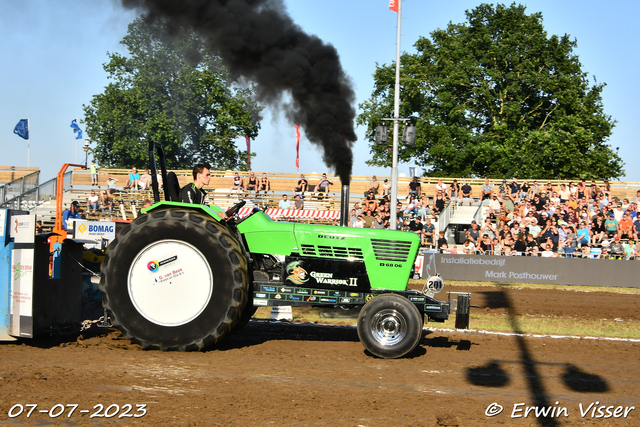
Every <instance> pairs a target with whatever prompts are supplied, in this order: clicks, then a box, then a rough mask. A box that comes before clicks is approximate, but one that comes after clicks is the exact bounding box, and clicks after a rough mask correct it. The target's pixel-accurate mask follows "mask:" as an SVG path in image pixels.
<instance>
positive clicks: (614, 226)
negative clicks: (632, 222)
mask: <svg viewBox="0 0 640 427" xmlns="http://www.w3.org/2000/svg"><path fill="white" fill-rule="evenodd" d="M604 229H605V231H606V233H607V236H609V238H612V237H613V236H619V235H620V227H619V226H618V221H617V220H616V218H615V216H614V215H613V214H610V215H609V217H608V218H607V219H606V220H605V222H604Z"/></svg>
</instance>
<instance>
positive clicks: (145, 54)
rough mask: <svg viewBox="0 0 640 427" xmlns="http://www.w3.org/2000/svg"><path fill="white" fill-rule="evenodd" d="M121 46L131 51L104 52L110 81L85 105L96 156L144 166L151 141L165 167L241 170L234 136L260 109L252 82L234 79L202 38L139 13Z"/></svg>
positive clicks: (250, 130)
mask: <svg viewBox="0 0 640 427" xmlns="http://www.w3.org/2000/svg"><path fill="white" fill-rule="evenodd" d="M121 43H122V44H123V45H124V46H126V47H127V49H128V51H129V56H128V57H125V56H122V55H119V54H117V53H112V54H108V57H109V62H107V63H106V64H104V69H105V71H106V72H107V73H108V74H109V79H110V80H112V82H110V83H109V85H108V86H107V87H106V88H105V90H104V92H103V93H101V94H98V95H94V96H93V98H92V100H91V102H90V104H89V105H84V106H83V108H84V112H85V120H84V121H85V123H86V125H87V133H88V135H89V137H90V138H91V139H92V140H94V141H96V142H97V148H96V149H95V157H96V159H97V160H98V161H99V162H100V163H101V164H102V165H104V166H108V167H119V168H129V167H132V166H139V165H142V164H147V163H148V159H149V155H148V141H149V140H150V139H151V140H154V141H156V142H159V143H161V144H162V145H163V148H164V150H165V155H166V158H167V166H168V167H169V168H175V169H184V168H188V169H190V168H191V167H193V165H194V164H195V163H198V162H206V163H209V164H210V165H211V166H212V167H213V168H214V169H241V170H246V168H247V166H246V156H247V153H246V151H241V150H239V149H238V148H237V147H236V145H235V141H236V140H237V139H238V138H239V137H244V136H246V135H248V136H250V137H251V138H254V137H255V136H256V135H257V134H258V131H259V129H260V120H261V117H260V111H261V110H262V108H261V107H259V106H258V105H257V104H256V103H255V102H254V101H253V99H252V94H253V88H252V87H245V88H242V87H239V86H237V85H236V86H234V81H235V78H234V76H232V75H230V73H229V71H228V70H227V69H226V68H225V67H224V66H223V65H222V63H221V61H220V59H219V58H218V57H216V56H215V55H213V54H211V53H210V52H209V51H207V50H206V49H205V43H204V42H203V41H202V40H201V39H200V38H198V37H197V36H196V35H195V34H194V33H193V32H191V31H187V30H185V29H183V28H172V27H171V26H170V25H168V24H166V23H163V22H158V21H151V20H150V19H148V18H146V17H144V16H143V17H140V18H138V19H136V20H135V21H133V22H132V23H131V24H129V29H128V32H127V35H126V36H125V37H124V38H123V40H122V41H121Z"/></svg>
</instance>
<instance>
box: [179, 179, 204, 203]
mask: <svg viewBox="0 0 640 427" xmlns="http://www.w3.org/2000/svg"><path fill="white" fill-rule="evenodd" d="M206 195H207V193H206V191H204V190H202V189H200V188H198V187H196V185H195V184H194V183H193V182H190V183H189V184H187V185H185V186H184V187H182V189H181V190H180V201H181V202H183V203H191V204H196V205H203V204H204V198H205V196H206Z"/></svg>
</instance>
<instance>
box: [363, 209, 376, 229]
mask: <svg viewBox="0 0 640 427" xmlns="http://www.w3.org/2000/svg"><path fill="white" fill-rule="evenodd" d="M374 220H375V218H374V217H373V211H370V210H367V211H366V212H365V214H364V218H363V221H364V228H372V226H373V221H374Z"/></svg>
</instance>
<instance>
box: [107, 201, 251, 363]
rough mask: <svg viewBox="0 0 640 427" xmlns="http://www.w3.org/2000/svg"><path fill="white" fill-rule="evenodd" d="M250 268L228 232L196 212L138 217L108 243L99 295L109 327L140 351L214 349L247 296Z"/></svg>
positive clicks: (237, 316) (167, 211) (166, 211)
mask: <svg viewBox="0 0 640 427" xmlns="http://www.w3.org/2000/svg"><path fill="white" fill-rule="evenodd" d="M248 289H249V275H248V265H247V260H246V258H245V256H244V255H243V253H242V249H241V247H240V244H239V243H238V241H237V240H236V239H235V238H234V237H233V235H232V234H231V233H230V232H229V230H228V229H227V228H225V227H224V226H222V225H221V224H219V223H218V222H216V221H215V220H214V219H213V218H211V217H209V216H207V215H205V214H202V213H200V212H198V211H195V210H189V209H178V208H175V209H171V208H170V209H163V210H158V211H152V212H150V213H149V214H148V215H142V216H140V217H138V218H137V219H136V220H135V221H133V222H132V223H131V224H130V225H129V226H128V227H127V228H125V229H124V230H123V231H122V232H121V233H120V234H119V235H118V237H117V238H116V239H115V240H114V241H113V242H112V243H111V244H110V245H109V247H108V250H107V254H106V256H105V258H104V261H103V264H102V278H101V280H100V290H101V291H102V302H103V306H104V308H105V309H106V310H107V311H108V312H109V313H110V316H111V320H112V322H113V325H114V326H116V327H117V328H118V329H120V330H121V331H122V332H123V333H124V334H125V336H126V338H128V339H130V340H131V341H133V342H135V343H138V344H140V345H141V346H142V347H143V348H144V349H161V350H180V351H191V350H200V349H203V348H205V347H207V346H209V345H212V344H215V343H219V342H220V341H221V340H223V339H224V338H225V337H226V336H228V335H229V333H230V331H231V330H232V328H234V326H235V325H236V323H237V322H238V321H239V320H240V318H241V315H242V310H243V309H244V308H245V306H246V302H247V300H248V298H249V295H248Z"/></svg>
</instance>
